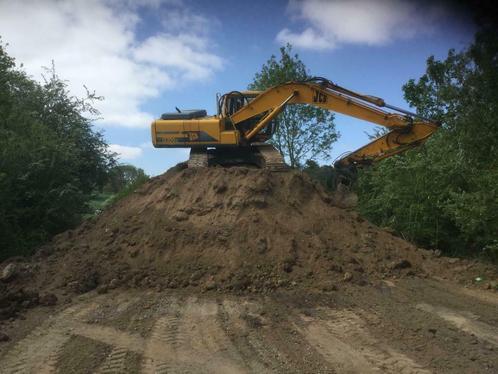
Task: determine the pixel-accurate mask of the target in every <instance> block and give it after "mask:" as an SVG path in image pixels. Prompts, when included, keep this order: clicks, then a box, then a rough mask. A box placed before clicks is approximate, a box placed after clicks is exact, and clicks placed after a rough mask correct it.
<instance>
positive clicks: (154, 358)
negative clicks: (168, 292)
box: [142, 299, 180, 374]
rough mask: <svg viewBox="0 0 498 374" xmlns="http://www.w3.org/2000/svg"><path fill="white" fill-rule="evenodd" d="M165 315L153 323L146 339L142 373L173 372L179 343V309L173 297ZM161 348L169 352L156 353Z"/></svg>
mask: <svg viewBox="0 0 498 374" xmlns="http://www.w3.org/2000/svg"><path fill="white" fill-rule="evenodd" d="M166 313H167V314H166V315H163V316H161V317H159V318H158V319H157V321H156V323H155V325H154V328H153V330H152V333H151V336H150V338H149V339H148V340H147V343H146V346H145V352H144V358H143V363H142V373H145V374H148V373H151V374H152V373H168V372H169V373H174V372H175V371H176V369H177V368H176V367H175V351H176V348H177V346H178V345H179V343H180V340H179V338H178V324H179V321H180V310H179V306H178V303H177V301H176V300H175V299H171V300H170V305H169V307H168V310H167V312H166ZM161 350H164V351H167V352H168V353H169V354H166V355H158V354H157V353H158V352H159V351H161Z"/></svg>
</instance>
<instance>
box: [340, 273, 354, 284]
mask: <svg viewBox="0 0 498 374" xmlns="http://www.w3.org/2000/svg"><path fill="white" fill-rule="evenodd" d="M342 279H343V280H344V282H349V281H351V280H352V279H353V274H351V273H350V272H349V271H347V272H345V273H344V276H343V277H342Z"/></svg>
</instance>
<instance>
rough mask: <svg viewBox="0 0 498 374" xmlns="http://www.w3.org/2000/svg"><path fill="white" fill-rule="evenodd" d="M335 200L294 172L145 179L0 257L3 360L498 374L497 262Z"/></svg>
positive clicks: (100, 368) (207, 369)
mask: <svg viewBox="0 0 498 374" xmlns="http://www.w3.org/2000/svg"><path fill="white" fill-rule="evenodd" d="M341 201H342V198H340V196H338V195H337V194H330V193H328V192H327V191H325V190H323V188H322V187H321V186H319V185H318V184H317V183H315V182H314V181H313V180H311V179H310V178H309V177H308V176H307V175H305V174H303V173H300V172H298V171H288V172H283V173H271V172H269V171H267V170H259V169H250V168H226V169H225V168H199V169H186V168H185V165H183V166H182V165H178V166H177V167H175V168H173V169H171V170H170V171H168V172H167V173H166V174H164V175H162V176H159V177H156V178H152V179H151V180H150V181H149V182H147V183H146V184H144V186H142V187H141V188H140V189H138V190H137V191H135V193H133V194H131V195H129V196H127V197H126V198H124V199H123V200H121V201H118V202H117V203H115V204H114V205H112V206H110V207H108V208H107V209H105V210H104V211H103V212H102V213H100V214H99V215H97V216H96V217H93V218H91V219H88V220H86V221H84V222H83V223H82V224H81V225H80V226H79V227H76V228H75V229H74V230H69V231H66V232H64V233H61V234H60V235H58V236H56V237H55V238H54V239H53V241H51V242H50V243H47V244H46V245H44V246H43V247H42V248H40V249H38V251H37V253H36V254H35V255H34V256H32V257H29V258H14V259H8V260H6V261H4V263H2V264H0V265H1V266H0V269H1V272H0V274H1V276H0V373H36V374H38V373H55V372H59V373H239V372H253V373H264V372H276V373H496V372H498V293H497V292H496V284H497V283H496V280H497V279H498V276H497V275H498V272H497V269H496V267H495V266H493V265H492V264H489V263H488V264H487V263H482V262H479V261H476V260H469V259H458V258H447V257H444V256H442V254H441V252H440V251H439V250H436V249H424V248H418V247H417V246H415V245H414V244H413V243H408V242H406V241H405V240H403V239H402V238H401V237H398V236H396V235H394V233H392V232H390V231H388V230H385V229H383V228H380V227H376V226H374V225H372V224H371V223H370V222H368V221H366V220H365V219H364V218H362V217H361V216H359V215H358V213H356V212H355V211H354V209H351V208H345V207H344V206H343V205H342V204H338V202H341ZM484 288H486V289H484Z"/></svg>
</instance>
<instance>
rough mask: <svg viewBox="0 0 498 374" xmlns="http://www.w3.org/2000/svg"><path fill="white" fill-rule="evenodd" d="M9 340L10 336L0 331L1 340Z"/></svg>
mask: <svg viewBox="0 0 498 374" xmlns="http://www.w3.org/2000/svg"><path fill="white" fill-rule="evenodd" d="M9 340H10V337H9V336H8V335H7V334H6V333H4V332H1V331H0V342H8V341H9Z"/></svg>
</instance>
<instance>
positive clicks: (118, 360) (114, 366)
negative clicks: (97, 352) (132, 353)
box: [97, 347, 129, 374]
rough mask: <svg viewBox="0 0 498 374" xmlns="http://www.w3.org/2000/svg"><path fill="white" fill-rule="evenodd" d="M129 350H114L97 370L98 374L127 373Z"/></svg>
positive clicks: (118, 348) (117, 348) (120, 348)
mask: <svg viewBox="0 0 498 374" xmlns="http://www.w3.org/2000/svg"><path fill="white" fill-rule="evenodd" d="M128 352H129V351H128V350H127V349H126V348H123V347H116V348H114V349H113V350H112V351H111V353H110V354H109V356H108V357H107V359H106V360H105V361H104V363H103V364H102V366H101V367H100V368H99V370H97V373H98V374H118V373H125V372H126V371H125V364H126V355H127V354H128Z"/></svg>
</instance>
